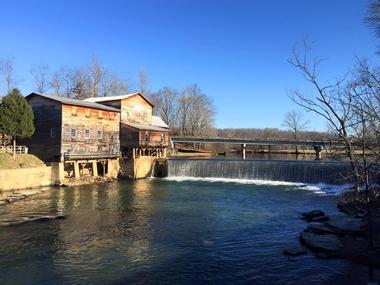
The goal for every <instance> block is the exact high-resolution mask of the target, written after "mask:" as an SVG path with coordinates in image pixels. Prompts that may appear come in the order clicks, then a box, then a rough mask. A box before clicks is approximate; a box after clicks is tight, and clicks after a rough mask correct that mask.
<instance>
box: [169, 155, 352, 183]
mask: <svg viewBox="0 0 380 285" xmlns="http://www.w3.org/2000/svg"><path fill="white" fill-rule="evenodd" d="M349 175H350V165H349V163H347V162H322V161H282V160H264V161H263V160H228V159H225V160H212V159H169V160H168V176H169V177H179V176H181V177H204V178H208V177H210V178H212V177H213V178H231V179H252V180H255V179H259V180H272V181H288V182H300V183H327V184H343V183H347V182H349V181H348V180H347V177H348V176H349Z"/></svg>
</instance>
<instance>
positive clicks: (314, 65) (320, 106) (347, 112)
mask: <svg viewBox="0 0 380 285" xmlns="http://www.w3.org/2000/svg"><path fill="white" fill-rule="evenodd" d="M309 52H310V46H309V44H308V42H307V41H304V42H303V51H302V52H301V53H299V52H297V50H296V48H294V50H293V56H292V58H291V60H290V63H291V64H292V65H293V66H294V67H295V68H296V69H298V70H299V71H300V72H301V74H302V75H303V76H304V78H305V79H306V80H307V81H308V82H309V83H310V84H311V85H312V86H313V87H314V90H315V94H314V95H313V96H306V95H304V94H302V93H301V92H299V91H294V93H293V94H292V96H291V99H292V100H293V101H294V102H295V103H296V104H297V105H299V106H301V107H303V108H304V109H306V110H307V111H311V112H314V113H316V114H318V115H319V116H321V117H322V118H324V119H326V121H327V122H328V123H329V124H330V125H331V126H332V129H333V130H334V133H335V135H336V136H337V137H338V139H339V140H340V141H341V143H342V144H343V145H344V151H345V153H346V156H347V158H348V159H349V161H350V165H351V171H352V176H353V177H354V180H355V191H356V192H358V191H359V185H360V175H359V170H358V164H357V161H356V158H355V146H354V143H353V137H352V136H351V128H352V119H353V112H352V101H353V97H352V94H351V93H349V92H345V91H346V90H345V88H344V87H345V84H347V82H346V78H347V76H345V77H344V78H343V79H340V80H337V81H336V82H335V83H332V84H326V85H323V84H322V83H321V82H320V80H319V78H318V73H317V69H318V65H319V63H320V61H318V60H314V61H313V62H311V63H310V62H309V58H308V55H309Z"/></svg>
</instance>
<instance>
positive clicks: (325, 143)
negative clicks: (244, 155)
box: [171, 136, 336, 147]
mask: <svg viewBox="0 0 380 285" xmlns="http://www.w3.org/2000/svg"><path fill="white" fill-rule="evenodd" d="M171 141H172V143H220V144H246V145H290V146H291V145H297V146H311V147H314V146H315V145H319V146H323V147H325V146H329V145H331V144H334V143H336V142H334V141H331V140H329V141H327V140H326V141H323V140H315V141H311V140H263V139H242V138H218V137H213V138H207V137H180V136H175V137H171Z"/></svg>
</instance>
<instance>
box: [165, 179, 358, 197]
mask: <svg viewBox="0 0 380 285" xmlns="http://www.w3.org/2000/svg"><path fill="white" fill-rule="evenodd" d="M163 179H165V180H168V181H175V182H183V181H194V182H210V183H236V184H246V185H263V186H265V185H268V186H292V187H291V188H287V190H291V189H296V190H305V191H311V192H314V193H315V194H320V195H340V194H341V193H342V192H345V191H347V190H350V189H352V185H351V184H342V185H333V184H326V183H318V184H305V183H297V182H288V181H273V180H262V179H235V178H220V177H188V176H169V177H165V178H163Z"/></svg>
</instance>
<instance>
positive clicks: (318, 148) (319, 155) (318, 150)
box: [314, 145, 323, 160]
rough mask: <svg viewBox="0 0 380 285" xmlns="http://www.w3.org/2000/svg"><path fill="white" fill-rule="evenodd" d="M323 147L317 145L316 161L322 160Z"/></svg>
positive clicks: (315, 148)
mask: <svg viewBox="0 0 380 285" xmlns="http://www.w3.org/2000/svg"><path fill="white" fill-rule="evenodd" d="M322 149H323V148H322V146H321V145H315V146H314V150H315V160H321V159H322V157H321V151H322Z"/></svg>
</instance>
